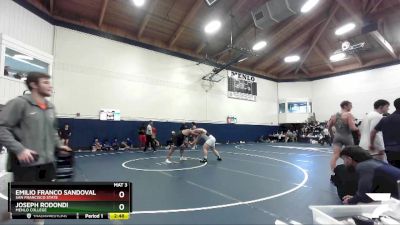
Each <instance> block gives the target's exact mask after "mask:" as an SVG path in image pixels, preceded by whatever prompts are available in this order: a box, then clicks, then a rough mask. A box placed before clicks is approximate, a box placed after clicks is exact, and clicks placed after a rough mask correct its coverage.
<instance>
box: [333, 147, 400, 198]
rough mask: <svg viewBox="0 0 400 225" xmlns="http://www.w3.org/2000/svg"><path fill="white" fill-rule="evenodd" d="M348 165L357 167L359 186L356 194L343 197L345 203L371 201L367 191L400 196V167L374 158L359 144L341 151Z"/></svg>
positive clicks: (341, 155)
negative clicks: (398, 182) (399, 189)
mask: <svg viewBox="0 0 400 225" xmlns="http://www.w3.org/2000/svg"><path fill="white" fill-rule="evenodd" d="M340 157H341V158H342V159H343V161H344V164H345V165H346V167H352V168H355V171H356V173H357V178H358V180H357V183H358V188H357V192H356V194H355V195H354V196H351V195H346V196H344V197H343V204H357V203H359V202H371V199H370V198H369V197H368V196H367V195H366V194H367V193H391V194H392V197H396V198H398V197H399V193H398V190H397V181H398V180H400V169H397V168H396V167H393V166H391V165H389V164H386V163H384V162H382V161H379V160H376V159H373V158H372V157H371V155H370V154H369V152H368V151H366V150H364V149H363V148H361V147H359V146H348V147H346V148H344V149H343V151H342V152H341V153H340Z"/></svg>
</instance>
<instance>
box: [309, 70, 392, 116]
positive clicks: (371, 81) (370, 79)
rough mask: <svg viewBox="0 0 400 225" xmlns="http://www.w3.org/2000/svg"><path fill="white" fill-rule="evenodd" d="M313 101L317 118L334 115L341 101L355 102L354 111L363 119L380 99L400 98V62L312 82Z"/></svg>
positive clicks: (390, 100)
mask: <svg viewBox="0 0 400 225" xmlns="http://www.w3.org/2000/svg"><path fill="white" fill-rule="evenodd" d="M312 90H313V92H312V102H313V108H314V112H315V113H316V118H317V120H319V121H324V120H328V119H329V117H330V115H332V114H333V113H335V112H338V111H339V110H340V106H339V105H340V102H341V101H343V100H349V101H351V102H352V103H353V111H352V112H353V114H354V115H355V117H356V118H360V119H362V118H363V116H364V115H365V113H367V112H369V111H371V110H372V109H373V103H374V102H375V101H376V100H378V99H386V100H388V101H389V102H390V103H391V110H390V111H391V112H393V111H394V107H393V101H394V100H395V99H396V98H399V97H400V65H394V66H388V67H383V68H378V69H373V70H367V71H362V72H357V73H351V74H346V75H343V76H337V77H332V78H327V79H322V80H316V81H313V82H312Z"/></svg>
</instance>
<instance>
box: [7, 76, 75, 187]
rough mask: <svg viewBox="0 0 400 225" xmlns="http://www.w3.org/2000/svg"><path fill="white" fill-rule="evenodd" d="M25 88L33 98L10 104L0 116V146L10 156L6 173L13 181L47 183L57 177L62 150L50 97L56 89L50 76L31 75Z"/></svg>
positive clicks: (28, 96)
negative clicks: (57, 157)
mask: <svg viewBox="0 0 400 225" xmlns="http://www.w3.org/2000/svg"><path fill="white" fill-rule="evenodd" d="M26 86H27V87H28V89H29V90H30V92H31V94H27V95H23V96H20V97H17V98H14V99H12V100H11V101H9V102H8V103H7V104H6V106H5V107H4V108H3V110H2V111H1V112H0V143H1V144H2V145H4V146H5V147H6V148H7V150H8V152H9V155H8V162H7V163H8V165H7V169H8V171H10V172H13V173H14V181H20V182H48V181H52V180H54V179H55V177H56V168H55V161H56V159H55V151H56V149H60V150H64V151H71V149H70V148H69V147H67V146H63V145H62V143H61V141H60V139H59V137H58V133H57V119H56V112H55V109H54V105H53V104H52V103H51V102H49V101H48V100H47V99H46V97H50V96H51V94H52V91H53V87H52V85H51V83H50V76H49V75H48V74H44V73H39V72H30V73H29V74H28V76H27V79H26Z"/></svg>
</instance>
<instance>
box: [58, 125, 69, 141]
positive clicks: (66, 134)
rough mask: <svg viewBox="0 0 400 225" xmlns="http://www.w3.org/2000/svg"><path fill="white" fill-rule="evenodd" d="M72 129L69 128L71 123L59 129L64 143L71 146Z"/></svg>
mask: <svg viewBox="0 0 400 225" xmlns="http://www.w3.org/2000/svg"><path fill="white" fill-rule="evenodd" d="M71 134H72V133H71V129H70V128H69V124H65V125H64V128H61V129H60V130H59V131H58V135H59V136H60V138H61V141H62V143H63V144H64V145H66V146H69V139H70V137H71Z"/></svg>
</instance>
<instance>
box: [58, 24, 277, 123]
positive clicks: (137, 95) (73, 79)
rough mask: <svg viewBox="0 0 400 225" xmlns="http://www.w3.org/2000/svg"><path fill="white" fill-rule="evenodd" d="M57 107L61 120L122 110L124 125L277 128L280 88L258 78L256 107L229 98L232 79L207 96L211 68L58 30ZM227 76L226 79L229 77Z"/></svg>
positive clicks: (216, 86)
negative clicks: (232, 121)
mask: <svg viewBox="0 0 400 225" xmlns="http://www.w3.org/2000/svg"><path fill="white" fill-rule="evenodd" d="M54 55H55V59H54V60H55V63H54V69H53V70H54V73H53V76H54V81H53V84H54V88H55V94H54V101H55V105H56V106H57V110H58V114H59V115H60V116H66V117H73V116H74V115H75V114H76V113H77V112H79V113H80V114H81V117H82V118H98V116H99V110H100V109H101V108H111V109H120V110H121V116H122V118H123V119H125V120H150V119H152V120H161V121H178V122H180V121H198V122H207V123H226V117H227V116H228V115H229V116H235V117H237V118H238V123H240V124H252V125H277V123H278V122H277V83H276V82H273V81H269V80H265V79H261V78H257V84H258V88H257V89H258V95H257V101H256V102H252V101H245V100H236V99H231V98H228V97H227V79H223V80H222V81H221V82H219V83H214V86H213V87H212V88H211V89H210V90H209V91H208V92H206V91H205V90H204V89H203V88H202V80H201V78H202V76H204V75H206V74H207V73H209V72H211V71H212V67H210V66H207V65H204V64H201V65H196V62H193V61H189V60H185V59H181V58H177V57H174V56H170V55H166V54H163V53H159V52H155V51H152V50H148V49H144V48H139V47H136V46H132V45H128V44H125V43H121V42H116V41H112V40H109V39H105V38H101V37H98V36H94V35H90V34H85V33H82V32H78V31H74V30H70V29H66V28H61V27H56V34H55V53H54ZM226 73H227V71H222V72H221V74H223V75H225V76H226Z"/></svg>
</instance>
